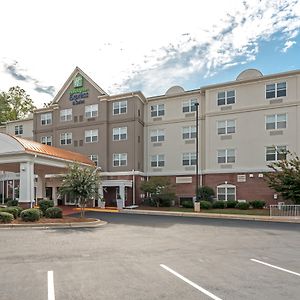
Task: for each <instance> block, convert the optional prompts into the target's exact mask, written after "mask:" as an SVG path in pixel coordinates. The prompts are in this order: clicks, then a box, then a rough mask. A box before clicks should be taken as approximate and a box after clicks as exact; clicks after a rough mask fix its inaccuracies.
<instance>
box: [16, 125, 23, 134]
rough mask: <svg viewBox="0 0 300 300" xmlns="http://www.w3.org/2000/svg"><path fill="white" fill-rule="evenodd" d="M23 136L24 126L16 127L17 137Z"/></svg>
mask: <svg viewBox="0 0 300 300" xmlns="http://www.w3.org/2000/svg"><path fill="white" fill-rule="evenodd" d="M19 134H23V125H16V126H15V135H19Z"/></svg>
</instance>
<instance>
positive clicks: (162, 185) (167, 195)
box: [141, 177, 175, 207]
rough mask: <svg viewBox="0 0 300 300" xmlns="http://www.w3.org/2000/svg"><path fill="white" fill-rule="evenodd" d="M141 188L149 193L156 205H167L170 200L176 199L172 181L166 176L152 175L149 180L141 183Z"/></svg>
mask: <svg viewBox="0 0 300 300" xmlns="http://www.w3.org/2000/svg"><path fill="white" fill-rule="evenodd" d="M141 190H142V191H143V192H144V193H148V194H150V196H151V199H152V200H153V201H154V203H155V205H156V206H157V207H159V206H160V205H164V204H165V205H167V204H168V203H169V202H170V200H172V199H175V193H174V192H173V187H172V186H171V184H170V181H169V180H168V179H167V178H164V177H151V178H150V179H149V180H148V181H143V182H142V183H141Z"/></svg>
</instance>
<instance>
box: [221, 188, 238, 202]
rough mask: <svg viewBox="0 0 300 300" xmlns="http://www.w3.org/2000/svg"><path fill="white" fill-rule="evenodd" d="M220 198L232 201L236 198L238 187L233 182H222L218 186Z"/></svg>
mask: <svg viewBox="0 0 300 300" xmlns="http://www.w3.org/2000/svg"><path fill="white" fill-rule="evenodd" d="M217 198H218V200H223V201H230V200H234V201H235V200H236V187H235V185H232V184H221V185H218V186H217Z"/></svg>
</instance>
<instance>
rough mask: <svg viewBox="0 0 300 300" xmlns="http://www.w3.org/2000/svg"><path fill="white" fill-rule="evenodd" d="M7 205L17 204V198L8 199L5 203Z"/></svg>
mask: <svg viewBox="0 0 300 300" xmlns="http://www.w3.org/2000/svg"><path fill="white" fill-rule="evenodd" d="M6 205H7V206H18V205H19V201H18V200H8V201H7V203H6Z"/></svg>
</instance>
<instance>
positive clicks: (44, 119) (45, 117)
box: [41, 112, 52, 126]
mask: <svg viewBox="0 0 300 300" xmlns="http://www.w3.org/2000/svg"><path fill="white" fill-rule="evenodd" d="M51 124H52V112H48V113H44V114H41V125H42V126H44V125H51Z"/></svg>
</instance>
